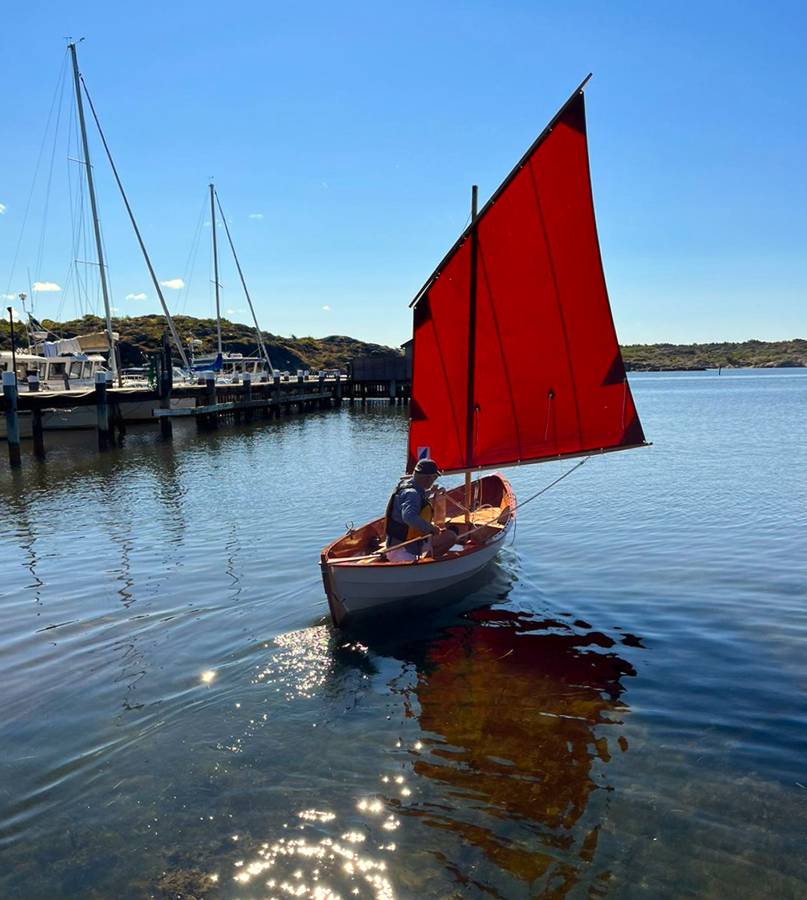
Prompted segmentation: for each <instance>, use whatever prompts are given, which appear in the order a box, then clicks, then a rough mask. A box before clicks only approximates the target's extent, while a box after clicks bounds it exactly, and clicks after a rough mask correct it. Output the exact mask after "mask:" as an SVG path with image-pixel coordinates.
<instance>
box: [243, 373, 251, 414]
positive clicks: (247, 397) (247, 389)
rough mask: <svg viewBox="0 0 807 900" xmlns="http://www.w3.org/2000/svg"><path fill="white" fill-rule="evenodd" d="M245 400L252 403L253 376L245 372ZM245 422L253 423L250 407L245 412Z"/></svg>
mask: <svg viewBox="0 0 807 900" xmlns="http://www.w3.org/2000/svg"><path fill="white" fill-rule="evenodd" d="M244 400H246V402H247V403H251V402H252V374H251V373H250V372H244ZM244 421H245V422H251V421H252V410H251V409H250V408H249V407H247V408H246V409H245V410H244Z"/></svg>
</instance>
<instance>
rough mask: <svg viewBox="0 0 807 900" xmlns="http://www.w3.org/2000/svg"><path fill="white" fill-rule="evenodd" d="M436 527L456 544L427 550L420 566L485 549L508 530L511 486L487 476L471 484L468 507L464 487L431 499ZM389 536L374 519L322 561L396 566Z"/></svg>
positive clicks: (497, 477)
mask: <svg viewBox="0 0 807 900" xmlns="http://www.w3.org/2000/svg"><path fill="white" fill-rule="evenodd" d="M432 505H433V507H434V517H433V522H434V524H436V525H438V526H441V527H444V528H446V529H448V530H450V531H452V532H454V534H455V535H456V541H455V542H454V544H452V545H449V546H448V548H447V549H445V550H444V551H443V552H440V553H437V554H432V553H431V552H430V551H429V550H428V549H427V550H426V551H425V552H424V553H423V554H422V555H421V557H420V559H419V562H430V561H432V562H433V561H434V560H435V559H444V558H449V557H456V556H460V555H463V554H465V553H471V552H473V551H474V550H475V549H478V548H479V547H481V546H484V545H485V544H486V543H487V542H488V541H490V540H491V538H493V537H495V536H496V535H497V534H499V533H500V532H501V531H503V530H504V528H505V527H506V526H507V522H508V521H509V519H510V517H511V516H512V515H513V514H514V511H515V496H514V495H513V492H512V490H511V488H510V485H509V484H508V483H507V482H506V481H505V480H504V478H502V477H501V476H500V475H498V474H494V475H484V476H482V477H481V478H479V479H477V480H475V481H473V482H471V502H470V505H469V506H467V507H466V498H465V485H463V484H460V485H457V486H456V487H455V488H452V489H450V490H448V491H438V492H437V493H436V494H435V495H434V496H433V497H432ZM385 547H386V535H385V527H384V518H383V517H381V518H380V519H375V520H374V521H372V522H368V523H367V524H366V525H362V526H361V527H360V528H355V529H351V530H350V531H348V533H347V534H346V535H344V536H343V537H341V538H339V540H337V541H334V543H333V544H331V545H330V547H328V548H327V549H326V550H325V551H324V553H323V559H324V560H327V561H332V562H334V563H339V564H356V565H394V563H390V562H389V561H388V560H387V558H386V556H385V555H384V550H385Z"/></svg>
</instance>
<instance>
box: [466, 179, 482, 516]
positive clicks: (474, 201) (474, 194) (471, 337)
mask: <svg viewBox="0 0 807 900" xmlns="http://www.w3.org/2000/svg"><path fill="white" fill-rule="evenodd" d="M478 198H479V187H478V186H477V185H475V184H474V185H472V186H471V282H470V293H471V296H470V299H469V308H468V405H467V409H466V428H465V458H466V463H467V465H468V469H467V470H466V472H465V523H466V525H467V524H469V522H470V517H471V472H470V467H471V461H472V459H473V453H474V420H475V417H476V411H475V408H474V381H475V377H474V376H475V372H474V369H475V366H474V356H475V355H476V271H477V267H478V266H477V259H478V256H479V235H478V233H477V229H476V227H475V225H476V218H477V205H478Z"/></svg>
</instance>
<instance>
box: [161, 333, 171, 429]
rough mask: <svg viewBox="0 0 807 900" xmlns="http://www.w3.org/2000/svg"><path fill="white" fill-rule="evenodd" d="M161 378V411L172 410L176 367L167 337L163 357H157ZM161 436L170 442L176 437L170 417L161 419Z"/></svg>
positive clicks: (164, 338)
mask: <svg viewBox="0 0 807 900" xmlns="http://www.w3.org/2000/svg"><path fill="white" fill-rule="evenodd" d="M157 363H158V366H157V372H158V373H159V374H158V377H159V384H158V387H159V390H160V409H171V391H172V390H173V388H174V365H173V362H172V360H171V345H170V344H169V343H168V337H167V335H164V336H163V349H162V356H161V357H157ZM160 436H161V437H162V439H163V440H165V441H170V440H171V438H172V437H173V436H174V425H173V423H172V421H171V417H170V416H161V417H160Z"/></svg>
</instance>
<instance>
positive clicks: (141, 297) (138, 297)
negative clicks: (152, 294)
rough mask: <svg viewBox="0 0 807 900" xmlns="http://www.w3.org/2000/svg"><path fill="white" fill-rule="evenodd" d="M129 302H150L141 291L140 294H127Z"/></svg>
mask: <svg viewBox="0 0 807 900" xmlns="http://www.w3.org/2000/svg"><path fill="white" fill-rule="evenodd" d="M126 299H127V300H148V297H147V296H146V295H145V294H144V293H143V292H142V291H141V292H140V293H139V294H127V295H126Z"/></svg>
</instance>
